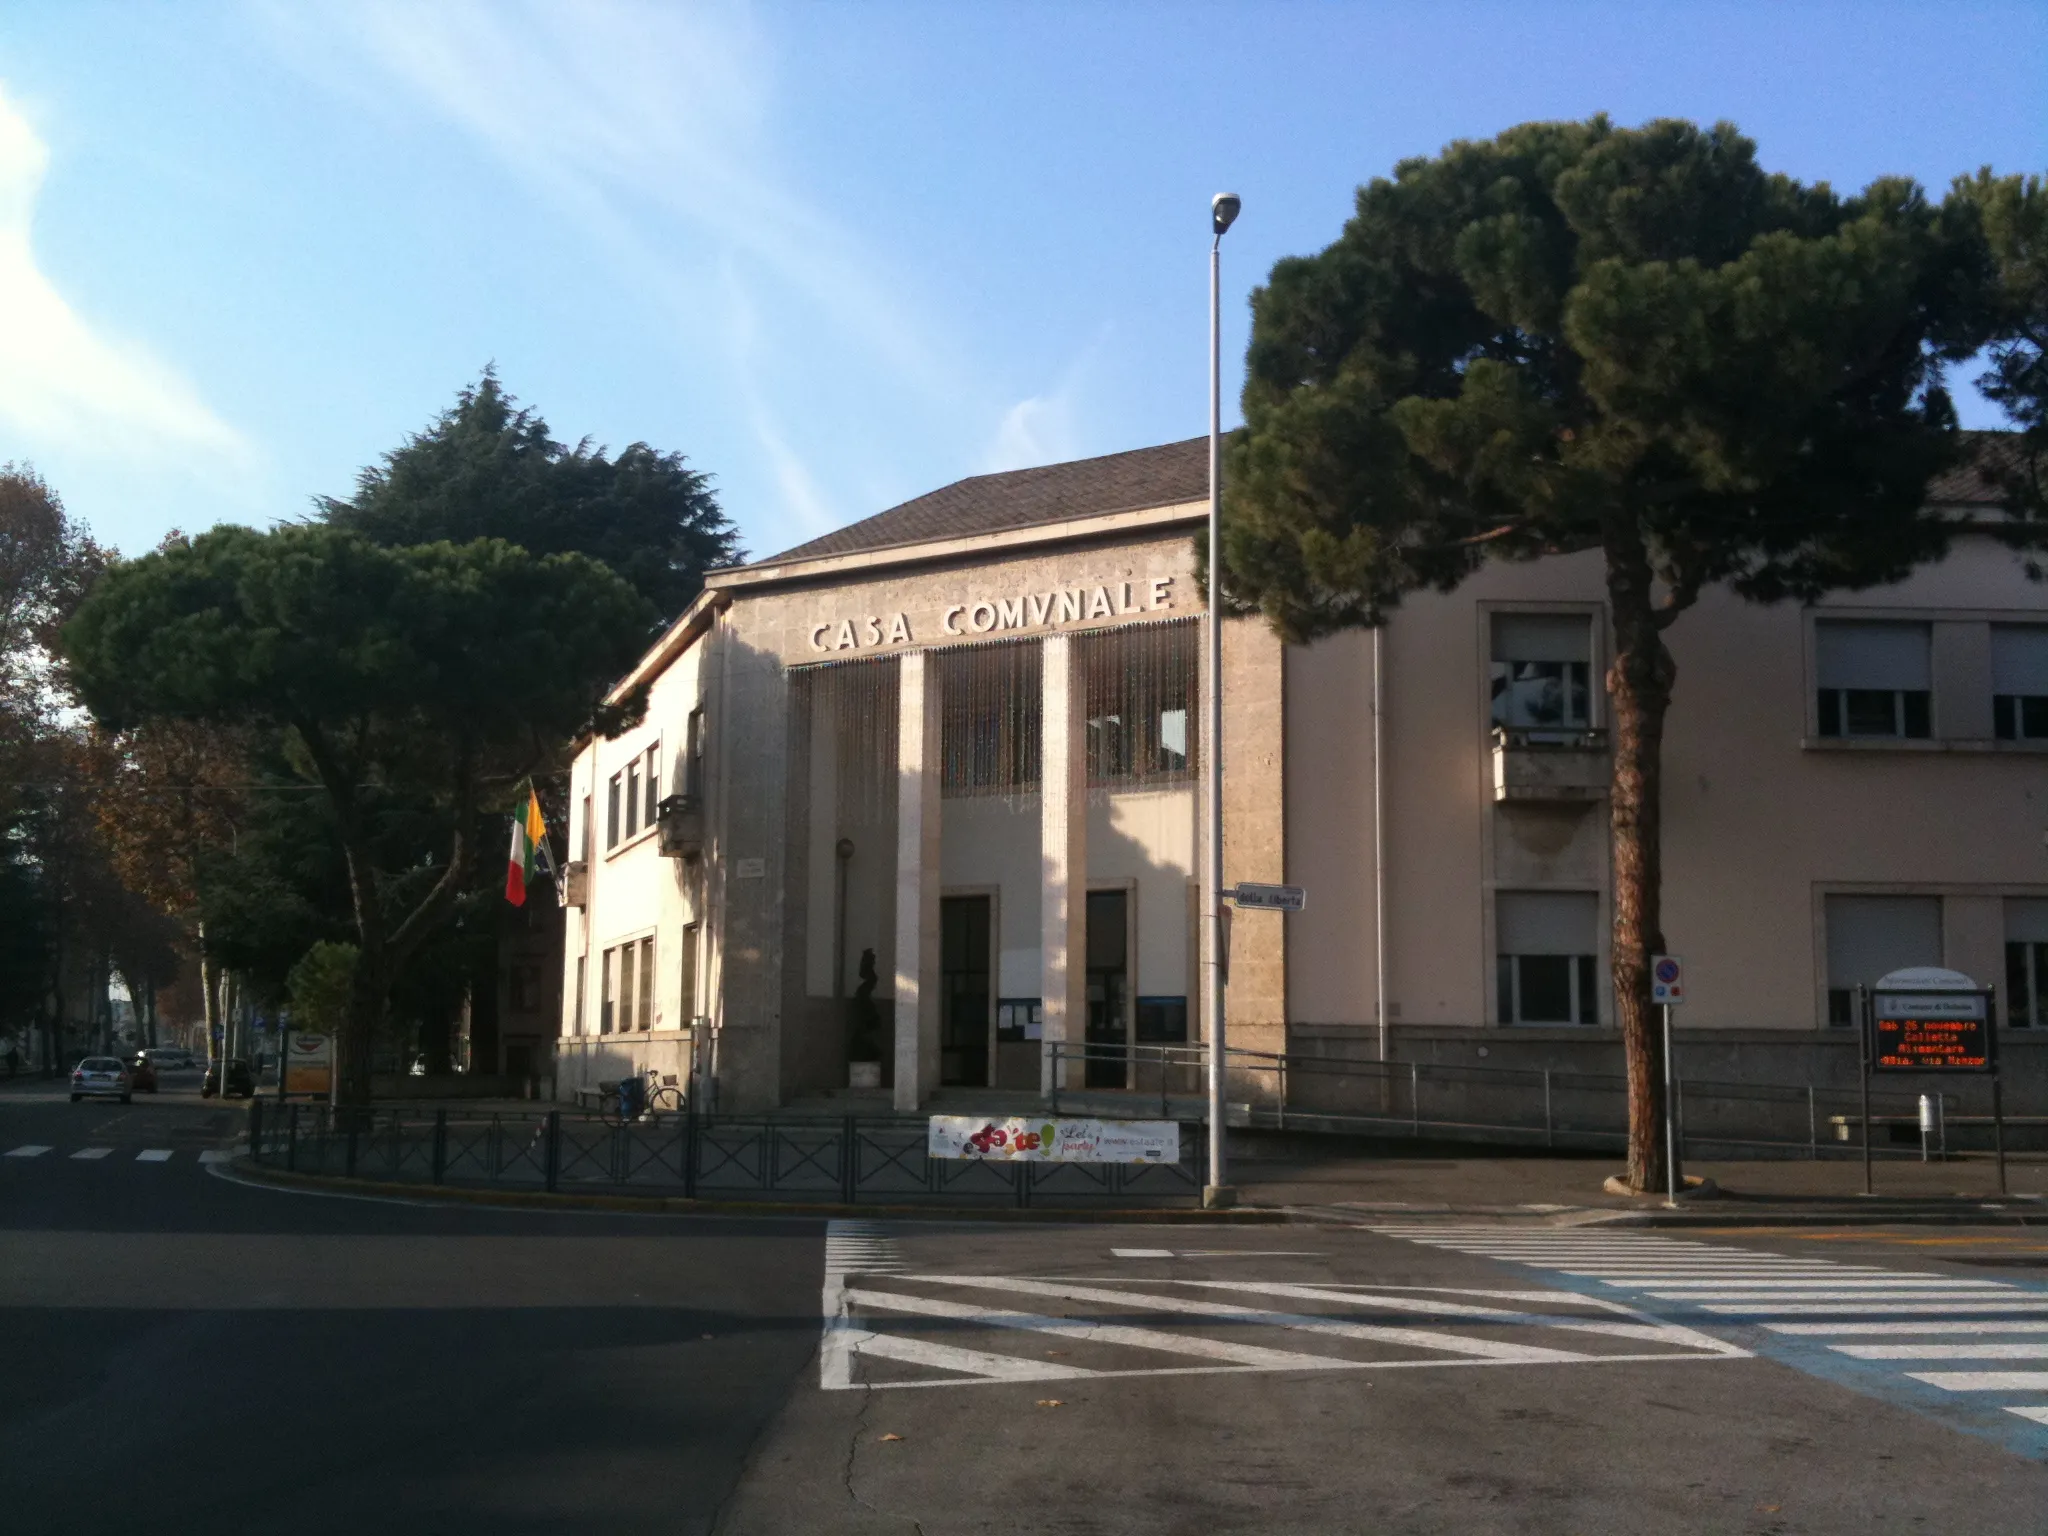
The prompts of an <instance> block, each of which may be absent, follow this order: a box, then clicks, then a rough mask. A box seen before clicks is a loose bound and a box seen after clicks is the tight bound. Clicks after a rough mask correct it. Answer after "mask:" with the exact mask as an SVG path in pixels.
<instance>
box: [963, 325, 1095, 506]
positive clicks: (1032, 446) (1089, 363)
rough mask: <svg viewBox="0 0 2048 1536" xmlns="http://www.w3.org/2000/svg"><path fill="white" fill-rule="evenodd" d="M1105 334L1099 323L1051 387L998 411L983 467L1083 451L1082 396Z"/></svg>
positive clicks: (1020, 465) (1022, 465)
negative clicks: (1000, 418) (1098, 327)
mask: <svg viewBox="0 0 2048 1536" xmlns="http://www.w3.org/2000/svg"><path fill="white" fill-rule="evenodd" d="M1108 339H1109V327H1108V326H1106V325H1105V326H1104V327H1103V328H1102V329H1100V330H1099V331H1097V332H1096V334H1095V335H1094V336H1093V337H1092V338H1091V339H1090V340H1089V342H1088V344H1087V345H1086V346H1084V347H1083V348H1082V349H1081V350H1080V352H1079V353H1077V354H1076V355H1075V357H1074V360H1073V361H1072V362H1070V363H1069V364H1067V366H1066V369H1065V370H1064V371H1063V372H1062V373H1061V374H1060V377H1059V378H1058V380H1057V381H1055V382H1054V384H1053V386H1052V388H1050V389H1048V390H1046V391H1044V392H1043V393H1041V394H1036V395H1027V396H1025V397H1024V398H1023V399H1022V400H1019V401H1017V402H1016V403H1015V404H1014V405H1012V406H1011V407H1010V408H1009V409H1008V410H1007V411H1005V412H1004V413H1003V417H1002V420H1001V421H1000V422H998V423H997V425H996V432H995V437H994V439H993V440H992V441H991V442H990V443H989V445H988V449H987V451H986V452H985V453H983V455H982V465H981V468H982V472H983V473H985V474H992V473H994V472H996V471H998V470H1004V469H1030V468H1032V467H1034V466H1036V465H1039V464H1055V463H1058V462H1059V461H1060V460H1062V459H1071V458H1073V457H1075V456H1076V455H1077V454H1079V453H1081V452H1082V451H1083V449H1082V443H1083V439H1084V433H1083V431H1082V426H1081V402H1082V397H1083V395H1084V394H1085V393H1086V392H1087V390H1088V387H1089V384H1090V382H1091V379H1092V376H1093V374H1094V373H1095V365H1096V361H1097V359H1098V358H1099V357H1100V356H1101V353H1102V349H1103V347H1104V346H1105V345H1106V343H1107V342H1108Z"/></svg>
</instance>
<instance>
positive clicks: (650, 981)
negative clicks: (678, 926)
mask: <svg viewBox="0 0 2048 1536" xmlns="http://www.w3.org/2000/svg"><path fill="white" fill-rule="evenodd" d="M634 1012H635V1015H636V1017H637V1020H638V1022H639V1026H640V1028H642V1029H652V1028H654V935H653V934H651V933H650V934H649V935H648V936H647V937H646V938H644V939H642V940H641V941H640V1001H639V1003H638V1004H637V1005H636V1006H635V1009H634Z"/></svg>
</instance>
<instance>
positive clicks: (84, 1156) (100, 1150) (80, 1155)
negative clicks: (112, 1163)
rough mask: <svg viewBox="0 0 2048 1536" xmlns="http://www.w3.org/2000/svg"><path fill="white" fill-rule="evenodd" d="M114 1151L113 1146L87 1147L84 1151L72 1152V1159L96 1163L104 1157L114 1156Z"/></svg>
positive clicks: (77, 1161) (79, 1161)
mask: <svg viewBox="0 0 2048 1536" xmlns="http://www.w3.org/2000/svg"><path fill="white" fill-rule="evenodd" d="M113 1153H114V1149H113V1148H112V1147H87V1148H86V1149H85V1150H84V1151H82V1152H74V1153H72V1154H71V1160H72V1161H73V1162H75V1163H96V1162H98V1161H99V1160H100V1159H101V1158H103V1157H111V1156H113Z"/></svg>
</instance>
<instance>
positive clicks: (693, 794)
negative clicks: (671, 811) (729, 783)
mask: <svg viewBox="0 0 2048 1536" xmlns="http://www.w3.org/2000/svg"><path fill="white" fill-rule="evenodd" d="M683 793H684V794H686V795H688V796H689V797H690V798H691V799H692V800H701V799H702V798H703V794H704V707H703V706H702V705H701V704H700V705H699V706H698V707H697V708H695V709H693V710H691V711H690V719H689V722H688V724H687V726H686V727H685V730H684V736H683Z"/></svg>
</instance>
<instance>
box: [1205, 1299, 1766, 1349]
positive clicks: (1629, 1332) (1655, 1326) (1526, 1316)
mask: <svg viewBox="0 0 2048 1536" xmlns="http://www.w3.org/2000/svg"><path fill="white" fill-rule="evenodd" d="M1182 1283H1183V1284H1186V1285H1199V1286H1202V1287H1204V1288H1206V1289H1209V1290H1219V1291H1220V1290H1230V1291H1250V1292H1252V1293H1253V1294H1255V1295H1260V1296H1286V1297H1289V1298H1291V1299H1293V1300H1296V1301H1339V1302H1347V1303H1349V1304H1351V1305H1353V1306H1359V1307H1370V1308H1375V1309H1380V1310H1386V1311H1398V1312H1423V1313H1427V1314H1429V1315H1431V1316H1434V1317H1455V1318H1467V1319H1470V1320H1472V1321H1474V1322H1483V1323H1511V1324H1515V1325H1518V1326H1520V1325H1527V1324H1531V1323H1533V1324H1537V1325H1539V1326H1541V1327H1545V1328H1562V1329H1565V1330H1567V1331H1569V1332H1574V1333H1598V1334H1605V1335H1607V1336H1608V1337H1610V1338H1617V1339H1647V1340H1650V1341H1651V1342H1654V1343H1664V1344H1684V1345H1689V1346H1691V1347H1692V1348H1695V1349H1704V1350H1709V1351H1711V1352H1712V1353H1714V1354H1717V1355H1730V1356H1745V1357H1746V1356H1747V1355H1748V1353H1749V1351H1748V1350H1745V1349H1742V1348H1739V1347H1738V1346H1736V1345H1734V1344H1729V1343H1726V1342H1724V1341H1723V1340H1721V1339H1717V1338H1714V1337H1712V1336H1711V1335H1708V1334H1704V1333H1699V1332H1697V1331H1695V1330H1694V1329H1691V1328H1686V1327H1682V1326H1681V1325H1679V1324H1677V1323H1657V1322H1640V1323H1608V1322H1601V1321H1599V1320H1598V1319H1596V1318H1588V1317H1572V1316H1565V1315H1558V1314H1551V1313H1536V1312H1510V1311H1507V1310H1505V1309H1503V1308H1498V1307H1473V1306H1466V1305H1464V1304H1462V1303H1459V1302H1448V1301H1424V1300H1422V1299H1420V1298H1416V1297H1409V1296H1388V1295H1383V1294H1382V1295H1361V1294H1359V1293H1357V1292H1353V1291H1333V1290H1326V1289H1324V1288H1323V1287H1322V1286H1316V1285H1286V1284H1280V1283H1277V1282H1266V1283H1260V1282H1247V1281H1230V1280H1188V1281H1183V1282H1182ZM1513 1294H1516V1295H1518V1296H1519V1298H1520V1299H1522V1300H1524V1301H1550V1300H1553V1299H1556V1300H1576V1299H1577V1298H1572V1297H1553V1296H1552V1295H1551V1294H1549V1293H1546V1292H1541V1291H1538V1292H1533V1293H1532V1292H1527V1291H1523V1292H1518V1293H1513ZM1624 1312H1625V1315H1626V1316H1629V1317H1640V1316H1641V1315H1642V1314H1641V1313H1637V1312H1628V1311H1626V1309H1624Z"/></svg>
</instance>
